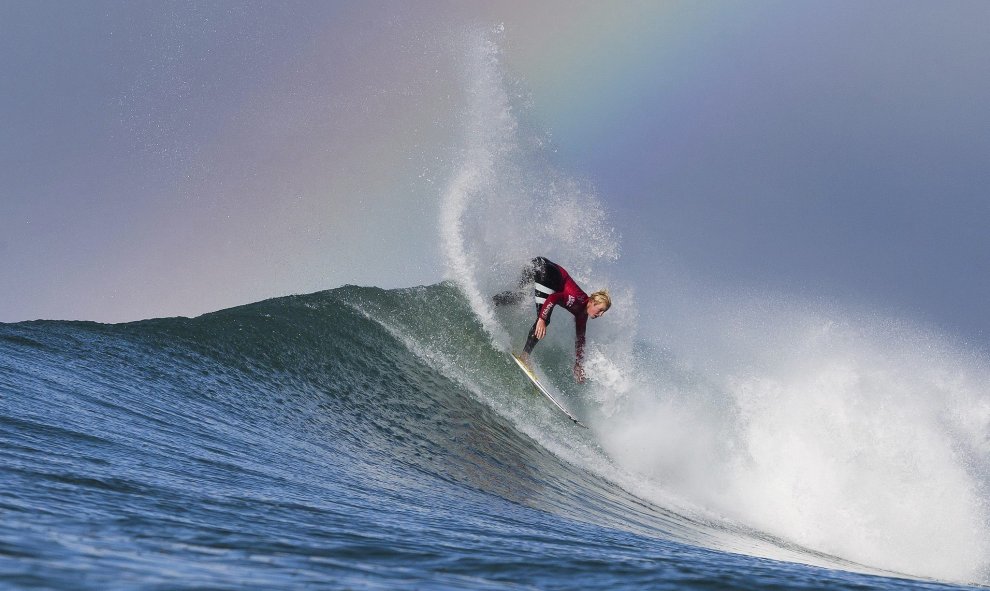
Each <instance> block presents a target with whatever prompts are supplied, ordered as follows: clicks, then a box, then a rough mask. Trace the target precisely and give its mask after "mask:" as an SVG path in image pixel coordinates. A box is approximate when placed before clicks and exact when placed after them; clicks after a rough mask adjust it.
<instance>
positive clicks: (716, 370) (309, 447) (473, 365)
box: [0, 30, 990, 590]
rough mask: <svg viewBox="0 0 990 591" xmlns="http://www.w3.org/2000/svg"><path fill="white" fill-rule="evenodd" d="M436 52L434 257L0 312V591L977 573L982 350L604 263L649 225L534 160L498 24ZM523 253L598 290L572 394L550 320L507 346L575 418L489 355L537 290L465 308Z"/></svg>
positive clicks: (583, 585) (493, 289)
mask: <svg viewBox="0 0 990 591" xmlns="http://www.w3.org/2000/svg"><path fill="white" fill-rule="evenodd" d="M451 43H452V44H453V45H457V55H459V56H460V58H459V59H460V62H461V63H460V65H461V66H462V69H463V77H462V80H460V81H459V87H460V88H462V89H463V93H464V97H463V104H464V106H465V107H464V112H463V113H459V114H457V120H458V122H459V125H461V126H462V128H463V137H462V138H461V142H462V145H461V146H458V147H457V148H458V149H456V150H452V152H453V153H456V154H458V156H457V160H456V161H453V162H449V163H446V166H447V167H448V170H447V171H446V172H447V173H449V174H446V181H445V183H443V184H442V186H440V187H439V190H438V195H437V199H438V200H439V205H440V207H439V208H438V211H439V212H440V215H439V219H438V221H437V227H436V232H437V240H438V243H439V244H440V251H441V256H442V259H443V260H442V262H441V263H440V264H441V265H442V267H443V269H442V272H443V275H444V276H446V277H447V280H445V281H443V282H441V283H438V284H436V285H430V286H422V287H410V288H404V289H395V290H383V289H379V288H377V287H354V286H346V287H340V288H336V289H332V290H329V291H323V292H319V293H314V294H310V295H297V296H289V297H282V298H278V299H272V300H267V301H263V302H258V303H254V304H249V305H245V306H241V307H237V308H232V309H228V310H221V311H218V312H214V313H211V314H206V315H203V316H200V317H197V318H163V319H152V320H145V321H140V322H134V323H126V324H116V325H105V324H97V323H91V322H66V321H36V322H24V323H17V324H0V475H2V476H0V515H2V519H0V588H9V589H71V590H77V589H99V590H104V589H163V590H164V589H169V590H171V589H503V588H504V589H644V588H649V589H898V588H910V589H919V588H929V589H936V588H942V589H950V588H952V589H958V588H967V587H979V588H983V587H985V586H987V585H988V584H990V395H988V391H987V386H986V384H988V383H990V360H988V358H987V356H986V354H985V353H982V352H979V351H972V350H970V349H967V348H966V347H964V346H959V345H958V344H957V343H954V342H952V340H951V339H949V338H948V337H946V336H945V335H940V334H938V333H937V332H934V331H930V330H923V329H919V328H918V327H915V326H912V325H910V323H908V322H905V321H898V320H892V319H890V318H889V317H886V316H884V315H883V314H882V313H877V312H876V311H873V310H869V309H855V308H852V307H849V306H843V305H837V306H826V305H821V304H819V303H815V302H808V301H802V300H800V299H797V298H794V297H792V296H789V295H788V294H782V293H768V294H767V293H764V294H756V293H748V294H743V293H735V292H729V293H724V292H720V291H718V290H717V289H716V290H712V289H708V288H706V287H705V286H700V287H699V286H698V285H697V284H692V278H690V277H684V276H682V275H678V274H677V273H676V272H674V273H672V272H670V269H667V268H665V267H664V265H663V264H662V263H661V262H660V261H658V263H657V265H656V268H651V269H647V270H646V271H648V272H640V273H638V274H636V275H635V277H633V278H630V275H629V274H628V273H624V269H623V261H622V253H623V252H624V251H628V250H630V249H637V250H638V249H644V248H646V247H647V245H645V244H644V243H643V242H637V241H636V240H637V239H638V240H640V241H642V240H644V238H643V237H638V238H637V237H633V238H629V237H627V238H626V239H623V238H622V237H621V236H620V235H619V234H618V233H617V232H616V231H615V230H614V229H613V228H612V226H611V223H610V221H609V214H608V208H607V206H606V203H607V200H604V199H602V198H601V197H600V196H599V195H597V194H596V192H595V190H594V187H593V186H592V184H591V183H588V182H586V181H582V180H580V179H577V178H574V177H573V176H572V175H569V174H567V173H564V172H561V171H559V170H556V169H555V167H554V165H553V158H552V157H550V154H552V146H550V147H548V141H549V140H548V137H547V136H546V134H545V133H543V132H542V131H540V130H539V129H533V128H532V126H531V125H529V124H528V123H527V118H526V115H525V113H526V108H525V102H526V99H525V96H522V95H521V93H520V92H519V90H518V89H519V88H520V86H519V84H518V81H513V80H511V79H510V77H509V76H508V75H507V74H506V73H505V72H504V71H503V68H502V65H501V54H500V50H499V31H498V30H495V31H481V32H471V33H468V34H465V35H464V38H463V39H457V40H453V41H452V42H451ZM655 238H656V237H646V240H647V241H650V240H653V239H655ZM535 255H543V256H547V257H548V258H550V259H551V260H555V261H557V262H559V263H561V264H563V265H564V266H565V267H566V268H567V269H568V270H569V271H570V272H571V274H572V275H573V276H574V277H575V278H576V279H577V280H578V282H579V283H580V284H581V285H582V286H584V287H585V288H588V289H589V291H590V290H594V289H598V288H600V287H604V286H607V287H609V289H610V291H611V293H612V295H613V300H614V301H615V302H616V305H615V306H614V307H613V309H612V310H610V311H609V312H608V314H606V315H605V316H604V317H603V318H602V319H597V320H594V321H592V322H591V323H589V345H588V349H587V359H586V369H587V371H588V376H589V380H588V382H587V383H586V384H583V385H578V384H575V383H574V381H573V379H572V377H571V375H570V366H571V362H572V359H573V358H572V356H573V334H572V333H571V332H570V331H571V328H570V322H571V320H570V318H568V317H567V316H568V315H567V314H566V313H564V312H558V313H557V315H555V316H556V317H555V319H554V322H553V325H552V326H553V328H552V330H551V331H550V333H549V335H548V337H547V338H546V339H545V340H544V342H542V343H541V344H540V346H539V347H538V348H537V349H536V351H535V354H534V360H535V362H536V364H537V365H538V367H539V368H540V370H541V371H542V372H543V374H544V375H545V377H546V381H547V383H548V384H549V385H550V387H551V388H553V389H554V390H555V391H556V392H557V393H558V394H560V397H561V399H562V401H563V402H564V403H565V404H566V405H567V406H568V407H569V408H570V409H572V410H573V411H574V412H575V413H576V414H577V415H578V416H579V417H580V418H581V419H582V421H583V422H584V423H586V424H588V425H589V427H590V428H589V429H582V428H580V427H576V426H575V425H574V424H572V423H571V422H570V420H568V419H567V418H566V417H565V416H563V415H562V414H561V413H559V411H557V410H556V409H555V408H554V407H552V406H551V405H550V404H549V403H548V402H547V401H546V400H544V399H543V398H541V397H540V396H539V395H538V394H536V393H535V392H534V390H533V389H532V387H531V386H530V384H529V383H528V382H527V381H526V378H525V377H524V376H523V375H522V374H521V373H520V372H519V371H518V368H516V367H515V365H514V363H513V362H512V361H511V359H510V358H509V356H508V352H509V351H510V350H513V349H518V348H520V347H521V344H522V340H523V339H524V335H525V331H526V330H527V329H528V328H529V326H530V325H531V323H532V314H533V311H532V306H531V305H527V304H525V303H523V304H520V305H519V306H514V307H509V308H495V307H493V306H492V305H491V303H490V302H491V300H490V296H491V295H492V294H494V293H498V292H500V291H502V290H504V289H506V288H507V287H509V286H512V285H514V284H515V282H516V280H517V278H518V274H519V271H520V268H521V267H522V266H523V265H524V264H525V263H526V262H527V261H528V260H529V259H530V258H532V257H533V256H535ZM640 271H642V269H641V270H640ZM642 293H648V294H650V297H649V305H646V304H640V303H639V298H638V294H642ZM657 302H659V304H657Z"/></svg>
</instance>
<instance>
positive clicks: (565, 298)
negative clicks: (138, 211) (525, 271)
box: [523, 257, 588, 363]
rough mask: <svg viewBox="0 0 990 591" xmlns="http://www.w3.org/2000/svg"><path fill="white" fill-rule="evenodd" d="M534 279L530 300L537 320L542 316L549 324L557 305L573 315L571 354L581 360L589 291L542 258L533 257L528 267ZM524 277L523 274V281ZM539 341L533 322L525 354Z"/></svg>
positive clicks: (559, 268) (559, 267) (558, 266)
mask: <svg viewBox="0 0 990 591" xmlns="http://www.w3.org/2000/svg"><path fill="white" fill-rule="evenodd" d="M530 271H531V274H530V277H532V281H533V299H534V300H535V302H536V314H537V320H539V319H540V318H542V319H543V321H544V322H545V323H547V325H549V324H550V315H551V314H552V313H553V309H554V308H555V307H556V306H562V307H563V308H564V309H565V310H567V311H568V312H570V313H571V314H573V315H574V356H575V358H576V360H577V361H578V362H579V363H580V361H581V359H582V358H583V357H584V333H585V328H586V327H587V325H588V311H587V308H586V307H585V304H587V302H588V294H586V293H584V291H583V290H582V289H581V288H580V287H579V286H578V284H577V283H575V282H574V280H573V279H571V276H570V275H569V274H568V273H567V271H566V270H565V269H564V268H563V267H561V266H560V265H558V264H556V263H554V262H552V261H550V260H547V259H545V258H543V257H536V258H535V259H533V262H532V267H531V269H530ZM525 279H526V276H525V275H524V280H525ZM538 342H539V340H538V339H537V338H536V322H533V328H531V329H530V331H529V338H527V339H526V347H525V348H524V349H523V350H524V351H525V352H526V354H527V355H528V354H529V353H531V352H532V351H533V347H535V346H536V343H538Z"/></svg>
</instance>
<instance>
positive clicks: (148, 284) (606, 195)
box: [0, 0, 990, 342]
mask: <svg viewBox="0 0 990 591" xmlns="http://www.w3.org/2000/svg"><path fill="white" fill-rule="evenodd" d="M498 23H503V24H504V26H505V32H504V36H503V40H502V43H503V50H504V56H503V59H504V62H505V66H506V70H507V74H509V75H510V76H512V77H513V78H514V79H518V80H519V81H520V86H521V88H522V89H523V90H521V92H525V93H528V95H529V99H528V101H527V102H528V104H529V109H528V111H527V112H526V114H525V116H526V118H527V122H528V123H529V124H531V125H534V126H536V127H538V128H541V129H545V130H546V131H547V133H548V134H549V135H550V136H551V137H552V138H553V143H554V145H555V149H556V151H555V152H553V158H555V159H556V164H557V165H558V166H560V167H561V168H562V169H563V170H566V171H569V172H570V173H571V174H573V176H574V177H576V178H581V179H584V180H587V181H588V182H590V183H592V184H593V185H594V186H595V187H596V188H597V192H598V194H599V195H600V197H601V199H602V200H603V201H604V202H605V204H606V206H607V207H608V208H609V210H610V211H611V212H612V216H613V219H614V223H615V226H616V228H617V229H618V230H619V232H620V233H621V234H622V236H623V239H622V252H623V258H622V261H621V262H622V264H624V265H625V266H626V269H627V270H628V272H629V273H633V272H646V273H649V269H650V266H651V264H653V263H654V262H655V261H657V260H658V259H659V258H662V259H663V260H665V261H675V262H676V264H677V265H678V266H680V267H682V268H684V269H687V270H688V271H689V272H690V273H692V274H693V275H696V276H697V277H701V278H704V279H705V280H706V281H710V282H712V283H714V284H718V285H721V286H723V287H726V288H729V289H731V288H732V286H739V288H741V289H742V288H748V287H752V286H764V287H765V286H771V287H777V288H780V289H785V290H794V291H797V292H802V293H811V294H819V293H820V294H824V295H827V296H834V297H840V298H850V299H854V300H856V301H866V302H870V303H872V304H874V305H876V306H877V307H879V308H884V307H886V308H888V309H890V310H894V311H896V312H897V313H903V314H905V315H907V316H910V317H916V318H918V319H922V320H928V321H932V322H935V323H937V324H939V325H941V326H943V327H944V328H945V329H946V330H948V331H951V332H956V333H959V334H962V335H963V336H965V337H967V338H975V339H977V340H982V341H984V342H986V340H987V339H988V338H990V317H988V314H987V313H986V311H985V303H986V302H988V301H990V253H988V248H987V238H986V228H987V226H988V223H990V199H988V198H987V186H988V181H990V172H988V171H990V166H987V164H986V162H985V161H986V160H987V159H988V155H990V108H988V107H987V105H990V58H988V56H990V34H988V32H990V3H987V2H984V1H982V0H974V1H972V2H914V1H903V2H902V1H896V2H895V1H890V2H883V1H878V2H835V1H822V2H800V3H794V2H762V1H761V2H663V1H661V0H656V1H650V2H625V3H622V2H619V3H612V2H609V3H598V2H588V3H580V2H579V3H574V2H564V1H553V2H535V3H531V2H522V1H518V2H483V3H468V2H418V3H407V2H337V3H330V2H298V3H261V2H258V3H246V2H236V3H234V2H230V3H226V2H221V3H212V4H204V3H200V2H173V3H161V2H86V3H62V2H34V1H17V0H8V1H6V2H3V3H0V55H2V56H3V57H2V59H0V85H2V88H3V91H2V92H0V117H2V120H3V125H2V126H0V321H16V320H25V319H33V318H73V319H93V320H102V321H119V320H131V319H136V318H144V317H151V316H164V315H176V314H182V315H194V314H199V313H203V312H207V311H211V310H215V309H219V308H222V307H227V306H232V305H237V304H241V303H248V302H252V301H257V300H260V299H264V298H267V297H272V296H275V295H282V294H286V293H306V292H311V291H316V290H319V289H326V288H332V287H336V286H339V285H341V284H344V283H359V284H374V285H380V286H383V287H396V286H402V285H412V284H420V283H431V282H435V281H437V280H439V279H440V278H442V268H441V265H440V264H439V263H438V259H439V256H440V255H439V249H438V246H437V240H438V239H437V232H436V223H437V216H438V212H437V203H438V199H437V195H438V193H439V192H440V191H441V190H442V187H443V185H444V183H445V181H446V179H447V178H448V177H449V175H450V174H451V167H452V166H453V164H452V163H453V162H454V161H455V158H454V156H455V155H456V154H457V151H458V150H459V149H460V148H461V146H460V145H459V142H460V138H461V136H460V135H459V132H460V128H459V123H460V121H461V112H462V109H463V108H464V98H463V92H464V89H463V88H462V86H463V83H462V77H461V76H460V75H459V74H458V65H459V58H460V56H459V55H458V51H459V48H461V47H462V46H461V45H459V43H458V41H457V40H458V38H459V37H460V36H462V35H463V34H464V32H465V31H466V30H467V29H469V28H472V27H475V28H477V27H491V26H493V25H495V24H498Z"/></svg>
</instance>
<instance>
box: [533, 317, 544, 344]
mask: <svg viewBox="0 0 990 591" xmlns="http://www.w3.org/2000/svg"><path fill="white" fill-rule="evenodd" d="M533 336H535V337H536V340H538V341H540V340H543V337H545V336H547V323H546V322H544V321H543V319H542V318H540V319H538V320H537V321H536V328H534V329H533Z"/></svg>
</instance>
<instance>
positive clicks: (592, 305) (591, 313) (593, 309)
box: [586, 302, 605, 318]
mask: <svg viewBox="0 0 990 591" xmlns="http://www.w3.org/2000/svg"><path fill="white" fill-rule="evenodd" d="M586 309H587V310H588V317H589V318H598V317H599V316H601V315H602V314H604V313H605V305H604V304H599V303H598V302H588V307H587V308H586Z"/></svg>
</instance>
